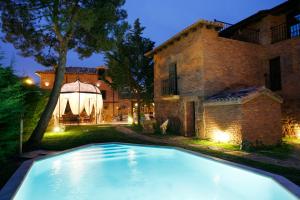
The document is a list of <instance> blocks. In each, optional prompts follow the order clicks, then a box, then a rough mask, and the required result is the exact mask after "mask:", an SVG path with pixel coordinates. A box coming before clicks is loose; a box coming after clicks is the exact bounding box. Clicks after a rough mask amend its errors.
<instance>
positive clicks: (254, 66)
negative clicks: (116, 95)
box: [146, 0, 300, 144]
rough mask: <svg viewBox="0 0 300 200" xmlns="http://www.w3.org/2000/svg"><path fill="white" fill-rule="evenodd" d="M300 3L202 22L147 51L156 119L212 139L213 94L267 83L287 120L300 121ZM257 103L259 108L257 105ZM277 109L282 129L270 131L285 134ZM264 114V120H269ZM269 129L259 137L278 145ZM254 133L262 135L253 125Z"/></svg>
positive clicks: (278, 123) (277, 124)
mask: <svg viewBox="0 0 300 200" xmlns="http://www.w3.org/2000/svg"><path fill="white" fill-rule="evenodd" d="M299 4H300V2H299V1H298V0H290V1H287V2H285V3H283V4H281V5H278V6H276V7H274V8H272V9H269V10H264V11H260V12H258V13H256V14H254V15H252V16H250V17H248V18H246V19H244V20H242V21H240V22H238V23H236V24H233V25H232V24H227V23H224V22H220V21H214V22H210V21H206V20H200V21H198V22H197V23H195V24H193V25H191V26H189V27H187V28H186V29H184V30H182V31H181V32H179V33H178V34H176V35H175V36H173V37H172V38H170V39H169V40H167V41H166V42H164V43H163V44H161V45H159V46H158V47H156V48H155V49H154V50H153V51H151V52H148V53H147V54H146V55H147V56H153V58H154V62H155V66H154V85H155V88H154V98H155V99H154V100H155V105H156V106H155V109H156V111H155V112H156V117H157V120H158V121H159V122H161V121H163V120H165V119H170V122H171V126H175V128H174V129H176V130H178V129H180V130H181V132H182V134H184V135H186V136H198V137H200V138H207V134H206V133H207V131H208V130H207V128H206V127H207V123H206V121H205V119H206V118H207V116H206V114H207V112H205V109H206V106H204V105H205V103H206V101H207V100H208V99H209V98H210V97H211V96H214V95H215V94H218V93H220V92H222V91H227V90H228V89H233V90H241V91H243V90H244V89H247V88H249V87H250V88H251V87H255V88H260V87H262V86H265V87H267V88H269V89H270V90H272V91H273V92H274V95H280V96H282V98H283V100H284V103H283V109H282V116H283V119H287V118H292V119H293V120H285V121H289V122H290V121H293V123H295V122H297V120H298V121H299V120H300V118H297V117H300V116H299V115H300V108H299V106H298V105H300V103H299V101H300V92H297V91H300V82H299V81H298V79H299V77H300V8H299ZM257 101H259V100H257ZM264 101H265V104H266V105H267V104H268V103H267V100H264ZM270 101H271V100H270ZM277 104H278V103H277ZM277 104H276V105H274V109H275V110H278V105H277ZM249 105H250V104H249ZM244 106H247V105H244ZM252 106H253V109H254V108H255V107H256V106H257V105H252ZM295 108H298V110H296V109H295ZM222 109H225V108H222ZM250 110H251V109H250ZM269 111H270V112H271V110H269ZM269 111H268V112H269ZM272 112H273V111H272ZM274 112H275V113H277V116H276V117H275V118H276V119H277V121H274V120H273V119H272V120H273V121H272V123H273V124H274V127H277V130H274V129H273V130H271V131H275V132H276V134H277V133H278V132H281V126H280V123H281V121H280V120H279V119H281V114H280V112H277V111H274ZM260 114H261V116H259V118H260V120H268V119H270V118H264V114H263V113H260ZM270 120H271V119H270ZM299 122H300V121H299ZM288 126H291V127H293V126H296V124H292V125H291V124H290V123H288ZM267 128H268V127H267V126H266V127H265V131H264V132H265V134H264V135H263V136H260V137H257V138H256V139H257V140H259V141H258V142H260V143H266V144H276V143H277V142H278V138H277V137H274V139H273V140H272V141H269V135H268V130H267ZM251 132H256V133H255V134H257V135H259V134H260V133H258V129H257V128H256V127H254V126H253V130H251ZM260 132H261V130H260Z"/></svg>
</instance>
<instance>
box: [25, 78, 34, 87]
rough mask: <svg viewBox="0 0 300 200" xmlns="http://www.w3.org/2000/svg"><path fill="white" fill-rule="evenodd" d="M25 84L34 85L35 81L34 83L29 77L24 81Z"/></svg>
mask: <svg viewBox="0 0 300 200" xmlns="http://www.w3.org/2000/svg"><path fill="white" fill-rule="evenodd" d="M24 83H25V84H26V85H33V84H34V81H33V79H32V78H29V77H27V78H25V79H24Z"/></svg>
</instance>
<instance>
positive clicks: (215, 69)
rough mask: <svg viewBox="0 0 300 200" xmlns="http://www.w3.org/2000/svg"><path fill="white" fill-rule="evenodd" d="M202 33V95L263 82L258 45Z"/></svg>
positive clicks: (262, 49) (261, 62)
mask: <svg viewBox="0 0 300 200" xmlns="http://www.w3.org/2000/svg"><path fill="white" fill-rule="evenodd" d="M203 32H204V33H203V34H204V35H203V38H202V41H201V42H202V44H203V48H204V49H205V51H204V67H203V76H202V79H203V80H202V81H203V83H204V93H205V94H204V95H205V96H210V95H213V94H215V93H217V92H219V91H222V90H224V89H226V88H236V87H239V86H244V87H245V86H262V85H264V84H265V82H264V70H263V55H264V48H263V47H262V46H261V45H257V44H252V43H247V42H242V41H237V40H232V39H227V38H222V37H218V36H217V33H216V32H213V31H212V30H205V31H203Z"/></svg>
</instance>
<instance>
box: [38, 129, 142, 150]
mask: <svg viewBox="0 0 300 200" xmlns="http://www.w3.org/2000/svg"><path fill="white" fill-rule="evenodd" d="M101 142H128V143H143V141H141V140H137V139H134V138H129V137H127V136H126V135H124V134H123V133H120V132H118V131H117V130H116V129H115V128H114V127H112V126H106V125H98V126H69V127H66V129H65V131H64V132H62V133H55V132H51V131H50V132H46V133H45V136H44V139H43V141H42V144H41V146H40V148H42V149H46V150H65V149H69V148H73V147H77V146H81V145H85V144H90V143H101Z"/></svg>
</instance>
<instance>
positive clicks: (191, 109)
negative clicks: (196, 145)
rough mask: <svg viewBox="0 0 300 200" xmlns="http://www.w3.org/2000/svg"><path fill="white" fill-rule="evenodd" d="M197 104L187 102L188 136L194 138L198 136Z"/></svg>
mask: <svg viewBox="0 0 300 200" xmlns="http://www.w3.org/2000/svg"><path fill="white" fill-rule="evenodd" d="M195 120H196V115H195V102H194V101H191V102H187V103H186V136H188V137H193V136H195V134H196V131H195V125H196V123H195Z"/></svg>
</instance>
